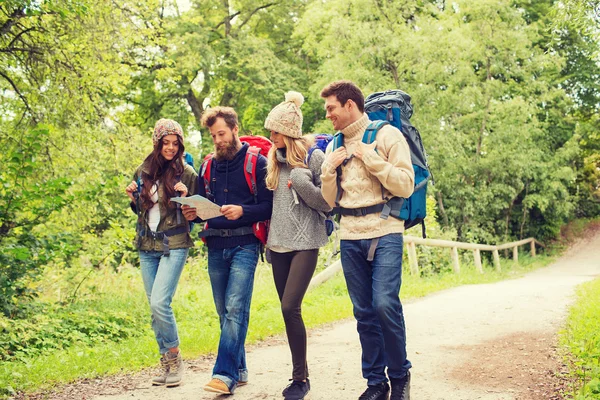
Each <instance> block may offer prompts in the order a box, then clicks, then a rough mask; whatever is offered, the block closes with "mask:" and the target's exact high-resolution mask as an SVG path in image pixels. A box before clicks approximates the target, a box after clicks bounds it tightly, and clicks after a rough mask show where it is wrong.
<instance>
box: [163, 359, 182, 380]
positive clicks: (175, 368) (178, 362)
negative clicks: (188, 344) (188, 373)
mask: <svg viewBox="0 0 600 400" xmlns="http://www.w3.org/2000/svg"><path fill="white" fill-rule="evenodd" d="M166 354H167V363H168V364H169V373H168V374H167V376H166V377H165V385H166V386H167V387H172V386H178V385H179V384H180V383H181V380H182V378H183V360H182V358H181V352H180V351H179V352H177V353H173V352H171V351H168V352H167V353H166Z"/></svg>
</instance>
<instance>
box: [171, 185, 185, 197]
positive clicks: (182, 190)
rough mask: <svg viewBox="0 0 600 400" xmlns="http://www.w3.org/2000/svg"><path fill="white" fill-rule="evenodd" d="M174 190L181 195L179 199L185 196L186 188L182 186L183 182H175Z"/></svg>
mask: <svg viewBox="0 0 600 400" xmlns="http://www.w3.org/2000/svg"><path fill="white" fill-rule="evenodd" d="M174 189H175V190H177V191H178V192H180V193H181V197H185V196H187V193H188V188H187V186H185V185H184V184H183V182H177V184H175V188H174Z"/></svg>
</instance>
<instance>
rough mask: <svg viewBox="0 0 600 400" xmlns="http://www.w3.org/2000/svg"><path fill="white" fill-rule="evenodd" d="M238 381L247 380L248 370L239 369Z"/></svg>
mask: <svg viewBox="0 0 600 400" xmlns="http://www.w3.org/2000/svg"><path fill="white" fill-rule="evenodd" d="M238 382H248V370H247V369H240V379H239V380H238Z"/></svg>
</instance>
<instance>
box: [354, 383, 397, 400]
mask: <svg viewBox="0 0 600 400" xmlns="http://www.w3.org/2000/svg"><path fill="white" fill-rule="evenodd" d="M389 395H390V385H388V384H387V382H383V383H380V384H379V385H372V386H371V385H369V387H368V388H367V390H365V391H364V392H363V394H361V395H360V397H359V398H358V400H388V398H389Z"/></svg>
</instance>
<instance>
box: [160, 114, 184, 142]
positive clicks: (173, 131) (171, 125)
mask: <svg viewBox="0 0 600 400" xmlns="http://www.w3.org/2000/svg"><path fill="white" fill-rule="evenodd" d="M167 135H177V136H179V140H180V141H181V143H183V129H181V125H179V123H178V122H177V121H173V120H172V119H166V118H161V119H159V120H158V121H156V124H155V125H154V134H152V142H153V143H154V146H155V147H156V145H157V144H158V142H159V140H160V139H162V138H163V137H164V136H167Z"/></svg>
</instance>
